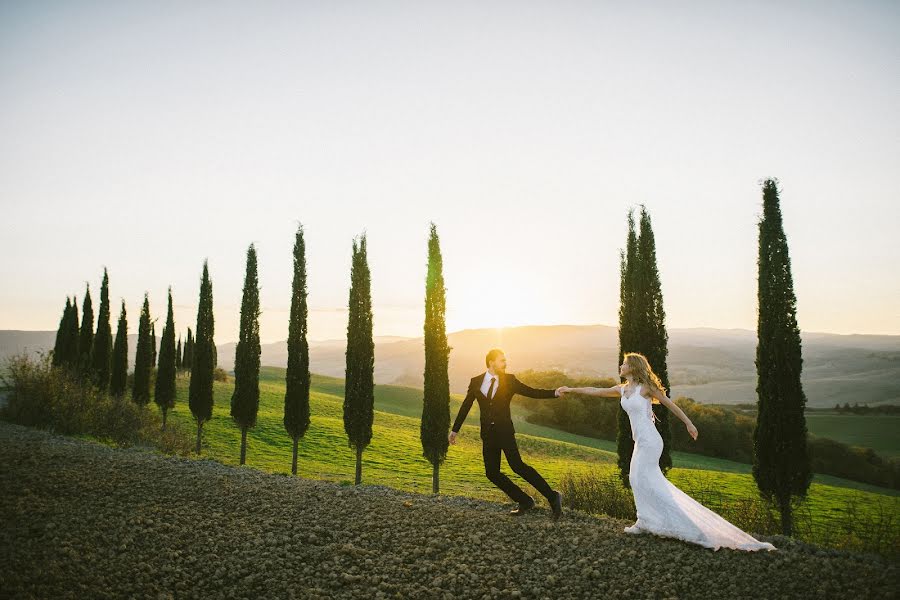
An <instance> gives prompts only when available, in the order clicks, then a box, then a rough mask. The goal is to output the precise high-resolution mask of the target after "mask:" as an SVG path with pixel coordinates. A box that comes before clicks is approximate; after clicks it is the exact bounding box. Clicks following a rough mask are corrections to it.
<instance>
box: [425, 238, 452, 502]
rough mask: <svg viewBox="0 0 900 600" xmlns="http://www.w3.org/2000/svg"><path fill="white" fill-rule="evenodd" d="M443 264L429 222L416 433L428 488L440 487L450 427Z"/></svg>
mask: <svg viewBox="0 0 900 600" xmlns="http://www.w3.org/2000/svg"><path fill="white" fill-rule="evenodd" d="M445 295H446V294H445V289H444V264H443V259H442V257H441V245H440V240H439V239H438V234H437V227H436V226H435V224H434V223H431V232H430V234H429V237H428V274H427V276H426V278H425V326H424V329H425V339H424V343H425V373H424V375H425V387H424V390H423V394H422V396H423V397H422V424H421V428H420V432H419V437H420V439H421V441H422V454H423V456H424V457H425V458H427V459H428V462H430V463H431V466H432V475H431V491H432V493H435V494H437V493H438V492H439V490H440V477H439V476H440V466H441V464H443V462H444V459H445V458H446V457H447V448H448V445H449V442H448V440H447V434H448V432H449V430H450V377H449V374H448V367H449V360H450V347H449V345H448V344H447V326H446V322H445V317H444V313H445V311H446V297H445Z"/></svg>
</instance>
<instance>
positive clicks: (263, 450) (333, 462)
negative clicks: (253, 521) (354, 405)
mask: <svg viewBox="0 0 900 600" xmlns="http://www.w3.org/2000/svg"><path fill="white" fill-rule="evenodd" d="M187 389H188V378H187V377H179V379H178V401H177V405H176V407H175V409H174V410H173V411H172V412H171V413H170V422H173V423H177V424H178V425H179V426H182V427H185V428H186V429H187V430H188V431H189V432H193V431H194V427H195V426H194V422H193V419H192V417H191V414H190V411H189V409H188V403H187ZM232 390H233V382H232V381H229V382H216V383H215V408H214V412H213V419H212V421H210V422H209V423H207V424H206V425H205V426H204V433H203V451H202V453H203V455H205V456H207V457H210V458H213V459H215V460H218V461H221V462H223V463H226V464H233V465H236V464H238V462H239V453H240V432H239V430H238V428H237V427H236V426H235V424H234V423H233V421H232V419H231V417H230V415H229V405H230V404H229V403H230V398H231V393H232ZM375 398H376V412H375V420H374V426H373V437H372V443H371V445H370V446H369V447H368V448H367V449H366V451H365V452H364V454H363V483H367V484H381V485H388V486H392V487H396V488H401V489H404V490H409V491H417V492H422V493H428V492H430V491H431V466H430V465H429V463H428V462H427V461H425V459H424V458H422V452H421V445H420V441H419V416H420V411H421V408H420V406H421V392H420V391H418V390H415V389H411V388H404V387H397V386H377V387H376V393H375ZM283 403H284V369H281V368H275V367H263V369H262V372H261V375H260V408H259V416H258V420H257V426H256V427H255V428H253V429H251V430H250V432H249V434H248V449H247V465H248V466H250V467H254V468H258V469H262V470H264V471H268V472H273V473H289V472H290V456H291V443H290V439H289V438H288V436H287V435H286V433H285V431H284V427H283V425H282V417H283ZM310 403H311V410H312V424H311V426H310V429H309V431H308V432H307V434H306V436H305V437H304V438H303V439H302V440H301V442H300V446H299V453H298V472H299V475H300V476H303V477H310V478H316V479H327V480H332V481H343V482H348V483H349V482H351V481H352V479H353V471H354V453H353V452H352V450H351V449H350V447H349V446H348V444H347V438H346V435H345V434H344V429H343V418H342V410H343V381H342V380H340V379H334V378H330V377H322V376H314V377H313V388H312V394H311V400H310ZM459 403H460V398H458V397H454V398H453V400H452V404H451V416H455V414H456V410H457V408H458V406H459ZM151 406H153V405H152V404H151ZM523 415H524V413H523V411H517V412H516V414H515V416H514V418H515V419H516V421H517V423H516V428H517V431H518V432H519V436H518V438H519V445H520V448H521V450H522V454H523V456H524V457H525V459H526V461H527V462H529V463H531V464H532V465H533V466H534V467H536V468H537V469H538V470H539V471H540V472H541V473H542V474H543V475H544V476H545V477H546V478H547V480H548V481H550V483H551V485H553V483H554V482H558V481H559V480H560V478H561V477H562V476H563V474H564V473H566V472H567V471H572V472H581V471H584V470H588V469H603V470H606V469H613V468H615V467H614V465H615V453H614V448H613V442H609V441H606V440H596V439H592V438H584V437H581V436H576V435H571V434H566V433H563V432H560V431H557V430H555V429H551V428H546V427H541V426H536V425H532V424H529V423H527V422H525V421H524V416H523ZM461 433H462V435H461V437H460V440H459V443H458V444H457V445H456V446H452V447H451V448H450V452H449V455H448V457H447V461H446V463H445V464H444V465H443V467H442V469H441V491H442V493H445V494H456V495H466V496H474V497H479V498H485V499H489V500H497V501H503V502H505V501H507V499H506V497H505V496H504V495H503V494H502V493H501V492H500V491H499V490H497V489H496V488H494V486H493V485H492V484H491V483H490V482H489V481H487V479H486V478H485V476H484V472H483V463H482V460H481V443H480V440H479V436H478V418H477V407H476V408H473V412H472V413H471V414H470V415H469V418H468V420H467V424H466V425H465V426H464V427H463V429H462V432H461ZM674 460H675V464H676V468H674V469H672V471H671V472H670V478H671V480H672V481H673V483H675V484H676V485H680V486H689V485H691V484H692V483H696V482H697V481H698V480H702V479H703V478H707V480H708V478H709V477H712V476H714V477H715V480H714V481H715V486H716V488H717V490H718V491H719V492H721V493H722V494H724V495H726V496H728V497H731V498H735V499H739V498H747V497H751V496H755V495H756V487H755V484H754V482H753V478H752V476H751V475H749V469H750V467H749V465H744V464H741V463H735V462H731V461H725V460H718V459H713V458H707V457H703V456H698V455H691V454H685V453H678V454H676V455H675V457H674ZM503 468H504V470H505V471H506V472H508V473H509V474H510V476H511V477H512V478H513V479H514V480H516V481H517V482H518V483H520V484H521V485H523V487H526V489H527V488H528V485H527V484H526V483H524V482H523V481H522V480H520V479H518V478H517V477H516V476H515V475H514V474H512V473H511V472H509V469H508V467H506V465H505V464H504V467H503ZM530 491H531V492H532V493H536V492H534V490H530ZM848 503H855V504H856V505H857V506H858V507H859V508H860V509H861V510H866V511H867V510H869V509H871V510H875V509H876V508H877V509H879V510H882V511H884V510H888V511H889V512H891V513H893V514H900V496H898V494H896V493H895V492H893V491H891V490H886V489H883V488H877V487H874V486H866V485H864V484H857V483H854V482H850V481H847V480H842V479H838V478H833V477H832V478H829V477H821V476H816V478H815V481H814V483H813V484H812V486H811V489H810V492H809V500H808V509H809V510H810V511H811V514H813V515H814V518H815V520H816V521H818V522H820V523H826V522H832V521H833V522H834V523H835V525H837V524H838V523H839V522H840V519H841V518H842V516H843V510H844V508H845V507H846V505H847V504H848Z"/></svg>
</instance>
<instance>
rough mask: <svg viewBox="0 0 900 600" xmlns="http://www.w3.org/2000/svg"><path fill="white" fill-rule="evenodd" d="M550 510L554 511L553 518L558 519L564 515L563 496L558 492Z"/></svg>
mask: <svg viewBox="0 0 900 600" xmlns="http://www.w3.org/2000/svg"><path fill="white" fill-rule="evenodd" d="M550 508H551V509H553V518H554V519H558V518H559V517H560V515H562V494H560V493H559V492H556V495H555V496H554V497H553V500H552V501H551V502H550Z"/></svg>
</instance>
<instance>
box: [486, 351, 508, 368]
mask: <svg viewBox="0 0 900 600" xmlns="http://www.w3.org/2000/svg"><path fill="white" fill-rule="evenodd" d="M501 354H503V350H501V349H500V348H491V349H490V350H489V351H488V353H487V356H485V357H484V366H486V367H490V366H491V361H492V360H494V359H495V358H497V357H498V356H500V355H501Z"/></svg>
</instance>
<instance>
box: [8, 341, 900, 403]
mask: <svg viewBox="0 0 900 600" xmlns="http://www.w3.org/2000/svg"><path fill="white" fill-rule="evenodd" d="M802 335H803V385H804V390H805V391H806V394H807V397H808V400H809V405H810V406H813V407H830V406H834V405H835V404H836V403H841V404H843V403H845V402H849V403H850V404H853V403H854V402H858V403H860V404H869V405H876V404H889V403H893V404H898V403H900V336H893V335H837V334H830V333H818V332H803V334H802ZM54 336H55V332H52V331H10V330H5V331H0V357H3V356H5V355H8V354H10V353H12V352H16V351H19V350H22V349H26V348H27V349H30V350H36V349H39V348H44V349H46V348H49V347H52V345H53V339H54ZM449 340H450V346H451V347H452V350H451V352H450V386H451V389H452V390H453V391H454V392H462V391H464V390H465V387H466V383H467V381H468V379H469V378H470V377H471V376H472V375H475V374H477V373H479V372H481V371H483V370H484V354H485V353H486V352H487V350H488V349H489V348H491V347H493V346H499V347H502V348H503V349H504V350H506V353H507V356H508V358H509V360H510V371H512V372H516V371H523V370H525V369H560V370H562V371H565V372H567V373H570V374H572V375H588V376H600V377H612V376H613V375H614V374H615V373H616V372H617V359H618V334H617V330H616V328H615V327H610V326H607V325H547V326H525V327H511V328H505V329H466V330H463V331H457V332H455V333H451V334H450V335H449ZM136 341H137V340H136V336H135V335H131V336H129V341H128V344H129V350H130V360H131V361H132V362H133V360H134V347H135V344H136ZM234 347H235V344H234V343H226V344H221V345H219V346H218V358H219V365H220V366H221V367H223V368H225V369H228V370H230V369H231V368H232V366H233V364H234ZM344 351H345V344H344V341H343V340H329V341H320V342H311V343H310V368H311V370H312V371H313V372H316V373H322V374H324V375H331V376H335V377H343V375H344ZM422 353H423V349H422V339H421V338H403V337H396V336H387V337H380V338H376V344H375V380H376V382H378V383H382V384H397V385H405V386H412V387H419V388H420V387H421V386H422V370H423V366H424V357H423V354H422ZM755 354H756V332H755V331H751V330H747V329H714V328H689V329H670V330H669V358H668V364H669V379H670V380H671V382H672V387H673V389H672V394H673V396H676V397H677V396H689V397H692V398H694V399H695V400H697V401H699V402H707V403H721V404H736V403H743V402H755V401H756V391H755V390H756V367H755V364H754V359H755ZM262 364H264V365H271V366H285V365H286V364H287V344H286V342H283V341H282V342H276V343H271V344H264V345H263V346H262Z"/></svg>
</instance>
